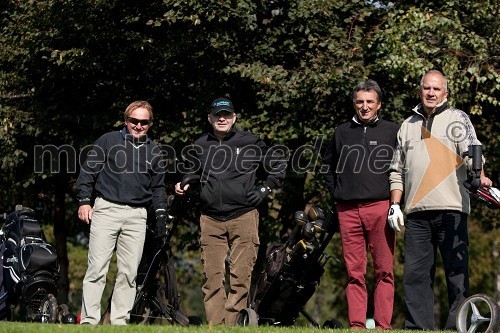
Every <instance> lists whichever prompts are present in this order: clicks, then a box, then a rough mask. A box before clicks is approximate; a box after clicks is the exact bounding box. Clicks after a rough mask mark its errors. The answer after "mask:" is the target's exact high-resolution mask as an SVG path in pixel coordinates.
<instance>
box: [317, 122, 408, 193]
mask: <svg viewBox="0 0 500 333" xmlns="http://www.w3.org/2000/svg"><path fill="white" fill-rule="evenodd" d="M398 128H399V126H398V125H397V124H395V123H392V122H389V121H386V120H383V119H377V120H375V121H374V122H372V123H370V124H368V125H363V124H360V123H359V122H358V121H357V120H356V118H353V120H351V121H350V122H348V123H344V124H342V125H340V126H339V127H338V128H337V129H336V130H335V133H334V135H333V139H332V140H331V142H330V143H329V145H328V147H327V149H326V152H325V155H324V158H323V165H322V168H321V171H322V173H323V176H324V179H325V182H326V185H327V186H328V189H329V191H330V193H331V195H332V197H333V198H334V200H338V201H347V200H384V199H388V198H389V197H390V191H389V173H388V171H389V166H390V162H391V160H392V156H393V153H394V149H395V147H396V143H397V131H398Z"/></svg>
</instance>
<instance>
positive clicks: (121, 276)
mask: <svg viewBox="0 0 500 333" xmlns="http://www.w3.org/2000/svg"><path fill="white" fill-rule="evenodd" d="M146 218H147V211H146V208H142V207H131V206H127V205H119V204H115V203H111V202H109V201H106V200H104V199H102V198H97V199H96V201H95V204H94V210H93V213H92V222H91V224H90V240H89V252H88V268H87V272H86V274H85V278H84V279H83V296H82V319H81V323H89V324H93V325H96V324H98V323H99V320H100V318H101V298H102V293H103V291H104V287H105V285H106V274H107V273H108V269H109V263H110V261H111V257H112V255H113V250H114V249H115V246H116V260H117V270H118V271H117V275H116V281H115V286H114V290H113V297H112V300H111V317H110V319H111V324H112V325H126V324H127V322H128V320H129V318H130V313H129V312H130V310H131V309H132V305H133V303H134V298H135V293H136V289H135V288H136V286H135V279H136V277H137V268H138V266H139V262H140V260H141V256H142V250H143V247H144V238H145V235H146Z"/></svg>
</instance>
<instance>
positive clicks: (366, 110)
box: [354, 90, 382, 124]
mask: <svg viewBox="0 0 500 333" xmlns="http://www.w3.org/2000/svg"><path fill="white" fill-rule="evenodd" d="M381 106H382V103H380V101H379V100H378V98H377V93H376V92H375V90H368V91H364V90H360V91H357V92H356V98H355V99H354V109H355V110H356V114H357V115H358V118H359V120H361V122H363V123H364V124H367V123H369V122H370V121H372V120H374V119H375V118H376V117H377V113H378V110H379V109H380V107H381Z"/></svg>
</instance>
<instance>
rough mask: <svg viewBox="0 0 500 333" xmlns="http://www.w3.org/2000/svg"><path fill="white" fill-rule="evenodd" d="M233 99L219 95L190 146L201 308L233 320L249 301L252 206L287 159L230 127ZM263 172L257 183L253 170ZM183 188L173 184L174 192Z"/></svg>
mask: <svg viewBox="0 0 500 333" xmlns="http://www.w3.org/2000/svg"><path fill="white" fill-rule="evenodd" d="M236 117H237V116H236V113H235V112H234V106H233V103H232V102H231V101H230V100H229V99H226V98H217V99H216V100H214V101H213V102H212V103H211V106H210V109H209V113H208V122H209V123H210V124H211V125H212V128H213V132H212V133H207V134H204V135H202V136H201V137H200V138H199V139H198V140H196V142H195V145H194V146H193V147H192V150H191V151H190V152H189V156H190V157H191V158H193V161H190V162H193V164H194V165H197V166H199V168H198V170H192V173H197V174H200V175H201V193H200V199H201V203H202V207H201V217H200V231H201V235H200V243H201V250H202V254H201V259H202V263H203V286H202V291H203V295H204V304H205V312H206V316H207V321H208V322H209V323H211V324H226V325H234V324H235V323H236V318H237V316H238V313H239V312H240V311H241V310H243V309H245V308H247V307H248V295H249V289H250V282H251V281H250V280H251V275H252V270H253V267H254V265H255V261H256V259H257V252H258V248H259V234H258V229H259V213H258V211H257V209H256V207H257V206H258V205H259V204H260V203H261V202H262V201H263V200H264V199H265V198H266V197H267V196H268V195H269V193H270V192H271V191H272V189H273V188H274V187H276V186H281V184H282V182H283V178H284V177H285V170H286V165H287V162H286V159H285V158H284V157H283V154H280V151H278V150H277V149H275V148H270V147H268V146H267V145H266V144H265V143H264V142H263V141H262V140H260V138H259V137H257V136H255V135H253V134H252V133H249V132H243V131H238V130H236V129H235V128H234V124H235V122H236ZM259 166H260V167H264V170H265V171H266V172H267V178H266V180H265V182H264V184H262V185H260V186H255V181H256V175H255V174H256V171H257V169H258V167H259ZM188 186H189V185H186V187H185V188H184V189H181V188H180V183H178V184H176V186H175V192H176V194H177V195H184V191H185V190H187V188H188ZM226 258H228V259H229V276H230V281H228V285H229V293H228V294H226V288H225V284H226Z"/></svg>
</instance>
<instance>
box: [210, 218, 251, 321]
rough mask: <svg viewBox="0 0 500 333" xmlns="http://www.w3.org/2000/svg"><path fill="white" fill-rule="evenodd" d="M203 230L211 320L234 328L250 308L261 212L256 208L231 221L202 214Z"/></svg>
mask: <svg viewBox="0 0 500 333" xmlns="http://www.w3.org/2000/svg"><path fill="white" fill-rule="evenodd" d="M200 228H201V236H200V242H201V261H202V263H203V286H202V291H203V295H204V299H203V301H204V304H205V312H206V316H207V321H208V322H209V323H211V324H214V325H217V324H226V325H234V324H235V323H236V317H237V316H238V313H239V311H240V310H242V309H245V308H247V307H248V296H249V290H250V282H251V276H252V271H253V267H254V265H255V261H256V259H257V252H258V248H259V234H258V230H259V213H258V212H257V210H256V209H254V210H252V211H250V212H248V213H245V214H243V215H241V216H239V217H237V218H234V219H232V220H228V221H219V220H215V219H213V218H211V217H209V216H207V215H201V217H200ZM226 258H229V276H228V279H229V281H226ZM226 282H227V283H228V286H229V292H228V293H227V294H226V287H225V284H226Z"/></svg>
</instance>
